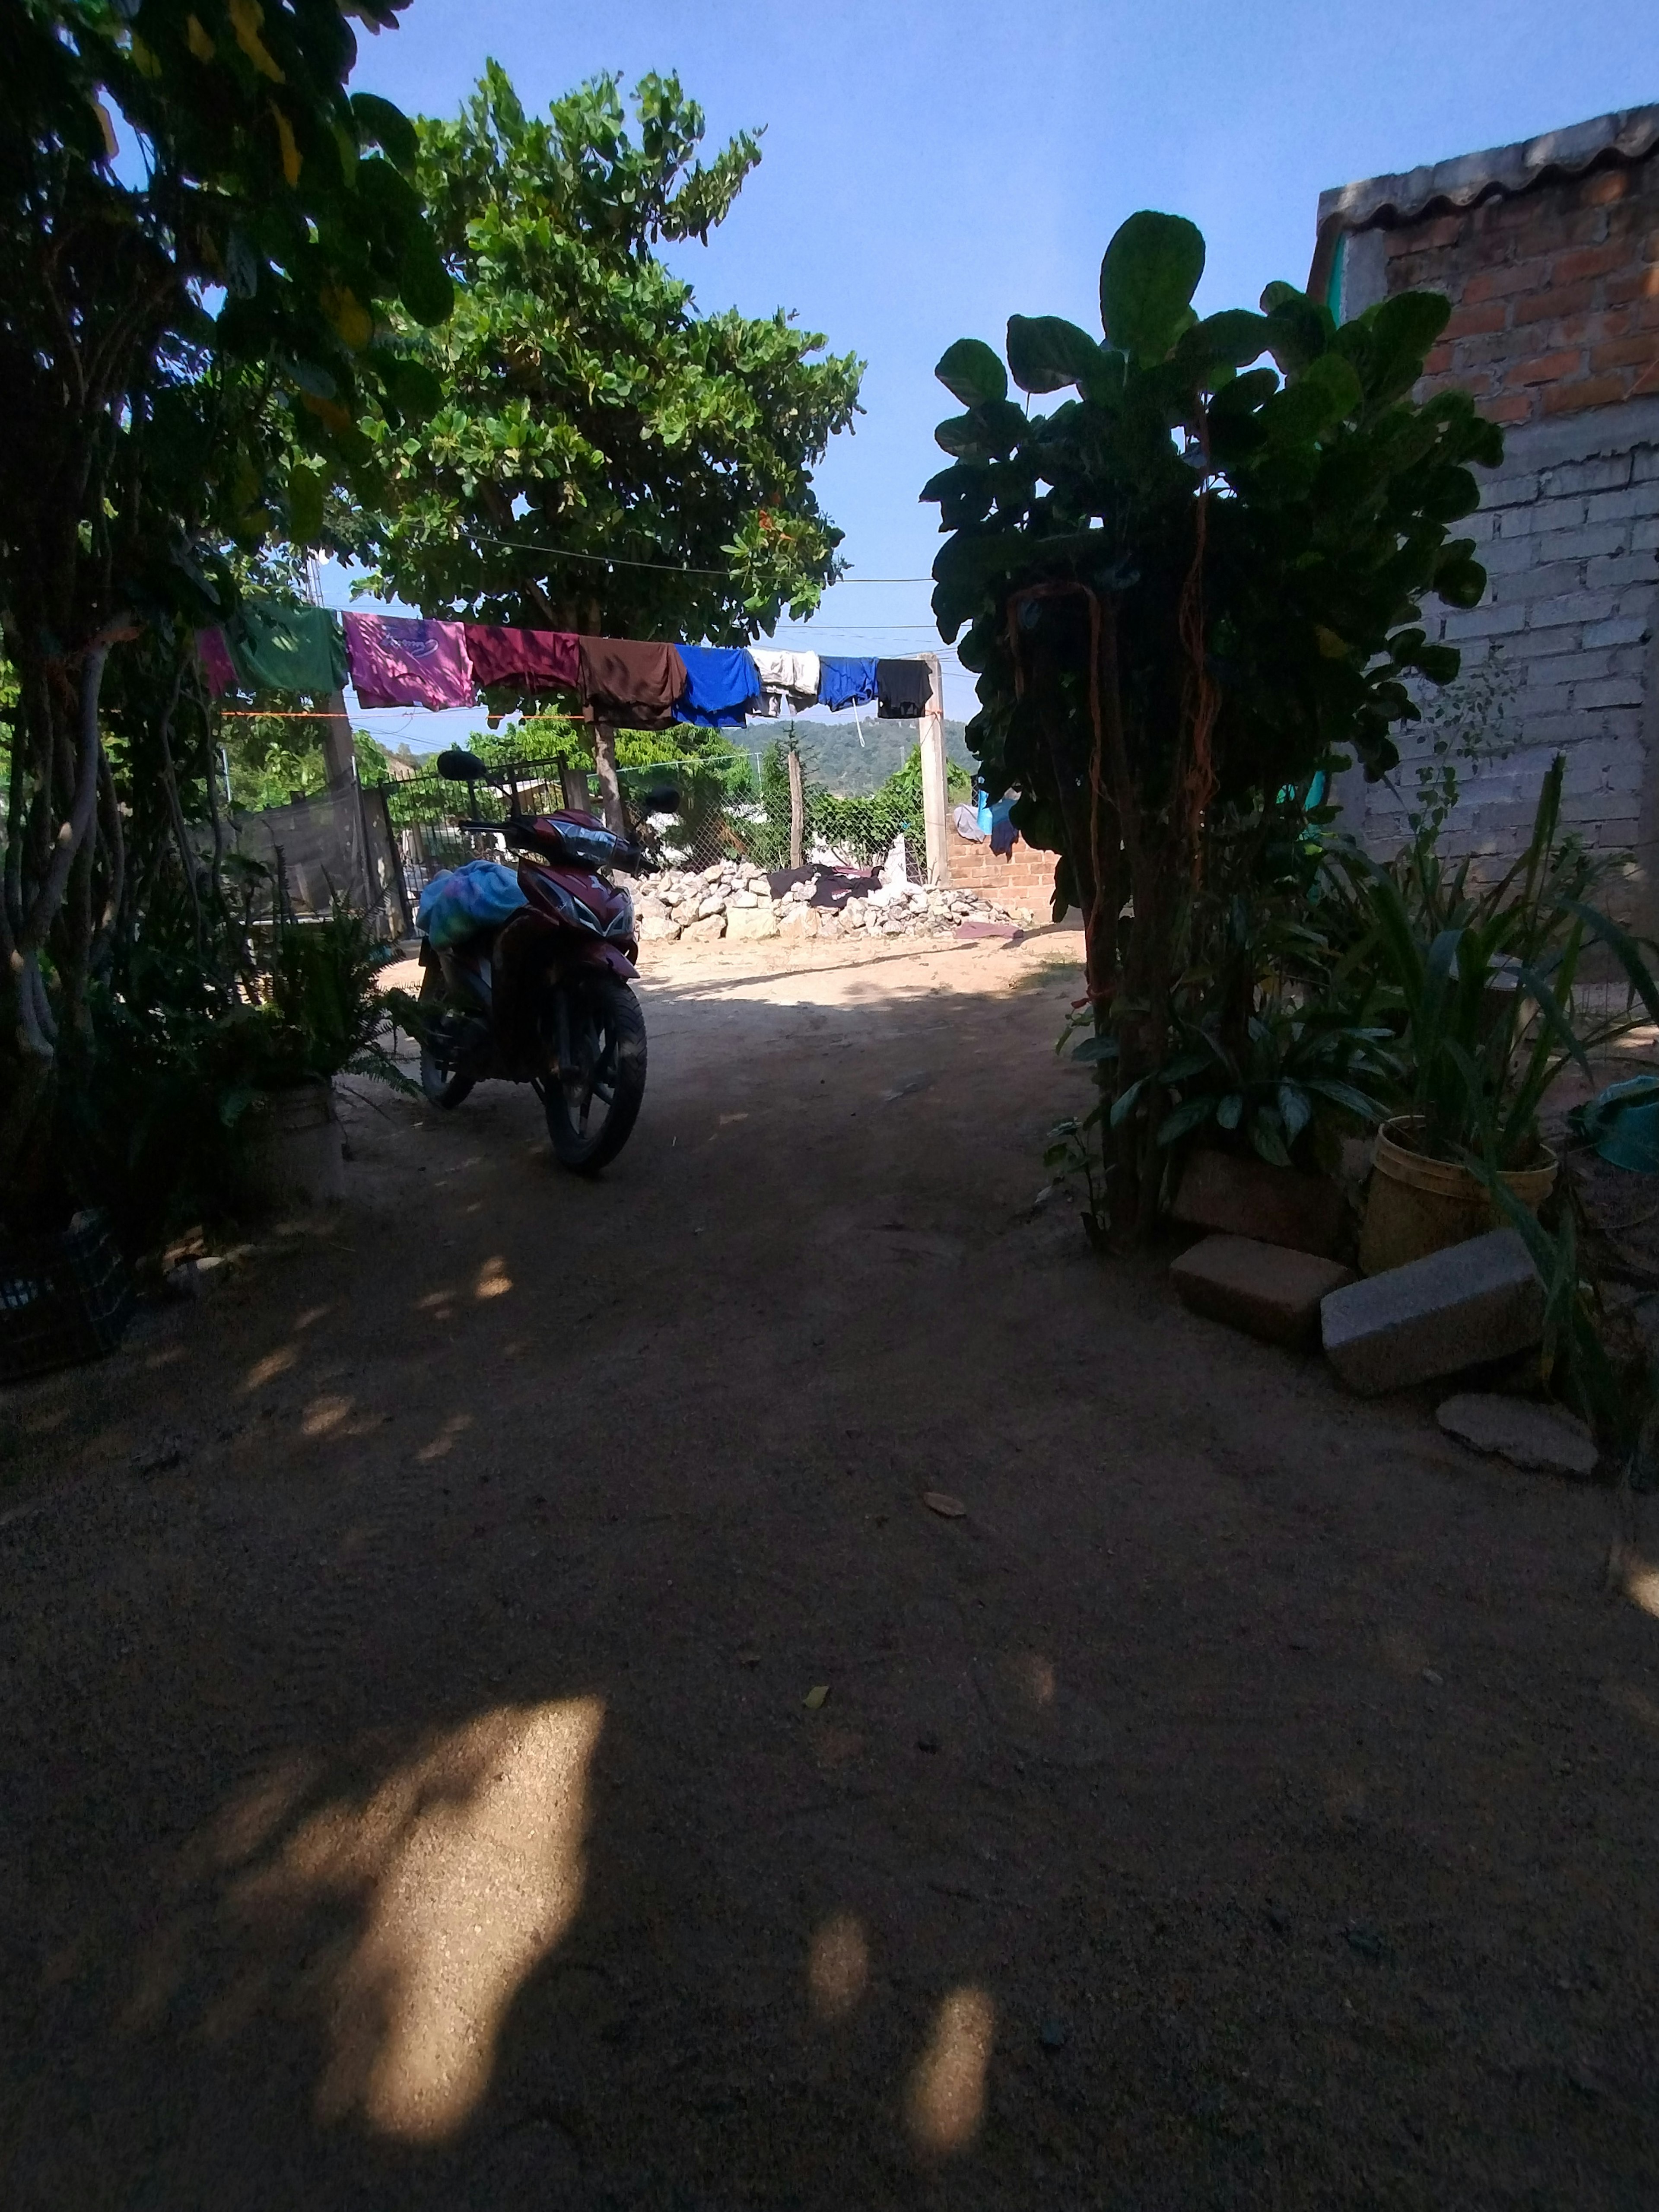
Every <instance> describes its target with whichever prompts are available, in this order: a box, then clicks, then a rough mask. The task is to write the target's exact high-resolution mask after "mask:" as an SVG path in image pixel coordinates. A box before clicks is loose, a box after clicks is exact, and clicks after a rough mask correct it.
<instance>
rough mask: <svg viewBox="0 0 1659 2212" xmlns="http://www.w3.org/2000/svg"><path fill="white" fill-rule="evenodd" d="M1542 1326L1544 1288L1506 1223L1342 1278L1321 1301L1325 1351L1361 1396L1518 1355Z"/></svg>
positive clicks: (1404, 1386) (1335, 1366) (1514, 1234)
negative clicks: (1356, 1278) (1404, 1263)
mask: <svg viewBox="0 0 1659 2212" xmlns="http://www.w3.org/2000/svg"><path fill="white" fill-rule="evenodd" d="M1543 1323H1544V1286H1543V1285H1542V1284H1541V1282H1540V1281H1539V1279H1538V1275H1537V1272H1536V1270H1535V1269H1534V1267H1533V1264H1532V1261H1531V1260H1530V1258H1529V1257H1528V1253H1527V1248H1526V1246H1525V1244H1524V1243H1522V1240H1521V1238H1520V1237H1519V1236H1518V1235H1517V1234H1516V1231H1514V1230H1513V1229H1493V1230H1491V1231H1488V1232H1487V1234H1486V1236H1484V1237H1470V1238H1469V1239H1468V1242H1467V1243H1462V1244H1450V1245H1448V1246H1447V1248H1446V1249H1445V1250H1444V1251H1443V1252H1431V1253H1430V1255H1429V1256H1428V1258H1427V1259H1426V1260H1413V1261H1412V1263H1411V1265H1410V1266H1409V1267H1390V1268H1389V1269H1388V1270H1386V1272H1385V1273H1383V1274H1380V1275H1372V1276H1370V1277H1369V1278H1367V1279H1365V1280H1364V1281H1363V1282H1358V1283H1350V1284H1349V1285H1347V1286H1346V1288H1345V1289H1343V1290H1340V1291H1332V1292H1331V1293H1330V1295H1329V1297H1327V1298H1326V1299H1325V1300H1324V1302H1323V1304H1322V1306H1321V1308H1320V1329H1321V1333H1322V1335H1323V1338H1324V1340H1325V1352H1326V1355H1327V1357H1328V1358H1329V1360H1330V1363H1331V1364H1332V1366H1333V1367H1334V1368H1335V1370H1336V1371H1337V1373H1338V1375H1339V1376H1340V1377H1341V1379H1342V1381H1343V1382H1344V1383H1346V1385H1347V1386H1348V1388H1349V1389H1351V1390H1355V1391H1358V1393H1359V1394H1360V1395H1362V1396H1365V1397H1370V1396H1374V1395H1376V1394H1377V1393H1378V1392H1380V1391H1383V1390H1403V1389H1407V1388H1408V1387H1409V1386H1410V1385H1411V1384H1412V1383H1426V1382H1429V1381H1431V1379H1432V1378H1433V1377H1434V1376H1438V1375H1455V1374H1457V1373H1458V1372H1459V1371H1460V1370H1462V1369H1463V1368H1465V1367H1473V1366H1474V1365H1476V1364H1478V1363H1479V1362H1480V1361H1482V1360H1486V1359H1505V1358H1508V1357H1509V1356H1510V1353H1511V1352H1525V1351H1527V1350H1528V1349H1529V1347H1530V1346H1533V1345H1534V1344H1536V1343H1537V1342H1538V1341H1539V1340H1540V1338H1541V1336H1542V1334H1543Z"/></svg>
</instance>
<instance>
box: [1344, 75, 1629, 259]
mask: <svg viewBox="0 0 1659 2212" xmlns="http://www.w3.org/2000/svg"><path fill="white" fill-rule="evenodd" d="M1656 145H1659V103H1652V104H1650V105H1649V106H1646V107H1622V108H1620V110H1619V111H1618V112H1617V113H1616V114H1613V115H1597V116H1595V117H1594V118H1592V119H1591V120H1590V121H1589V122H1588V123H1574V124H1571V125H1569V126H1568V128H1567V129H1566V130H1565V131H1544V132H1542V133H1541V135H1540V136H1539V137H1536V138H1524V139H1522V141H1521V142H1520V143H1518V144H1517V145H1514V146H1493V147H1490V148H1488V149H1487V150H1486V152H1485V153H1484V154H1459V155H1456V157H1455V159H1454V160H1452V161H1437V162H1436V163H1435V164H1434V165H1433V167H1425V168H1421V169H1410V170H1407V172H1405V173H1403V174H1402V175H1400V176H1395V177H1368V178H1366V179H1364V180H1363V181H1362V182H1360V183H1358V184H1352V185H1335V186H1334V187H1333V188H1332V190H1331V191H1325V192H1321V194H1320V195H1319V228H1320V231H1321V233H1322V234H1323V232H1324V230H1325V227H1326V225H1327V224H1328V223H1329V222H1333V221H1335V222H1336V223H1337V224H1338V225H1339V226H1340V228H1342V229H1343V230H1367V229H1369V228H1370V226H1371V225H1372V224H1373V223H1376V222H1385V221H1386V222H1414V221H1415V220H1416V218H1417V217H1418V216H1420V215H1425V214H1427V212H1428V211H1429V210H1430V209H1431V208H1434V207H1437V206H1444V207H1453V208H1466V207H1473V206H1474V203H1475V202H1476V201H1477V200H1479V199H1484V198H1485V197H1486V194H1487V193H1488V192H1523V191H1526V190H1527V188H1528V185H1535V184H1537V183H1538V182H1539V181H1540V180H1541V179H1542V178H1545V177H1547V176H1550V175H1552V174H1561V175H1566V176H1576V175H1577V174H1578V173H1579V172H1580V171H1582V170H1584V169H1588V168H1591V167H1594V166H1595V163H1596V162H1598V161H1641V160H1643V159H1644V156H1645V155H1649V154H1650V153H1651V152H1652V151H1653V149H1654V147H1655V146H1656Z"/></svg>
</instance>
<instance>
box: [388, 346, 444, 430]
mask: <svg viewBox="0 0 1659 2212" xmlns="http://www.w3.org/2000/svg"><path fill="white" fill-rule="evenodd" d="M376 365H377V367H378V368H380V374H381V375H382V376H383V377H384V378H385V380H386V392H387V394H388V396H389V397H390V398H391V400H392V405H393V406H394V407H396V409H397V410H398V413H399V414H400V415H402V416H404V417H405V418H406V419H407V420H408V421H410V422H425V421H426V419H427V417H428V416H429V415H435V414H436V413H437V411H438V410H439V408H441V406H442V405H443V404H444V388H443V386H442V384H441V382H440V381H439V379H438V375H437V373H436V371H435V370H434V369H432V368H429V367H428V364H427V363H426V362H423V361H411V360H410V357H409V356H408V355H407V354H386V355H380V356H377V360H376Z"/></svg>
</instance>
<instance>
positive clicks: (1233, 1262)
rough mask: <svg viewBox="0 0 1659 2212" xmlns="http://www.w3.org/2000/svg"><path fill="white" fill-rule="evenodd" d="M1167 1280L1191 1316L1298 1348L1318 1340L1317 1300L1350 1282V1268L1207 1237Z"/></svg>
mask: <svg viewBox="0 0 1659 2212" xmlns="http://www.w3.org/2000/svg"><path fill="white" fill-rule="evenodd" d="M1352 1280H1353V1270H1352V1268H1351V1267H1344V1266H1343V1265H1342V1263H1341V1261H1340V1260H1322V1259H1320V1258H1319V1257H1318V1256H1317V1255H1316V1254H1314V1253H1311V1252H1291V1251H1288V1250H1286V1249H1285V1247H1284V1246H1283V1245H1282V1244H1263V1243H1260V1242H1259V1241H1258V1240H1257V1239H1256V1238H1255V1237H1206V1238H1205V1239H1204V1241H1203V1242H1202V1243H1200V1244H1194V1247H1193V1249H1192V1250H1191V1251H1190V1252H1183V1253H1182V1255H1181V1257H1180V1259H1178V1260H1177V1261H1176V1262H1175V1265H1174V1266H1173V1267H1171V1268H1170V1281H1171V1282H1172V1283H1173V1284H1174V1285H1175V1286H1176V1291H1178V1292H1179V1293H1180V1297H1181V1302H1182V1304H1183V1305H1184V1306H1187V1307H1188V1308H1190V1310H1192V1311H1193V1312H1194V1313H1197V1314H1203V1315H1205V1316H1206V1318H1207V1319H1209V1320H1211V1321H1221V1322H1228V1323H1229V1324H1230V1325H1231V1327H1232V1328H1242V1329H1243V1331H1244V1334H1246V1335H1247V1336H1255V1337H1259V1338H1260V1339H1261V1341H1262V1342H1263V1343H1264V1344H1283V1345H1288V1346H1290V1347H1291V1349H1292V1350H1299V1349H1300V1348H1301V1347H1302V1346H1304V1345H1310V1344H1312V1343H1313V1342H1314V1341H1315V1340H1316V1338H1317V1336H1318V1334H1319V1302H1320V1300H1321V1299H1322V1297H1326V1296H1327V1295H1328V1293H1329V1292H1330V1291H1334V1290H1339V1289H1340V1287H1341V1286H1342V1285H1343V1284H1345V1283H1351V1282H1352Z"/></svg>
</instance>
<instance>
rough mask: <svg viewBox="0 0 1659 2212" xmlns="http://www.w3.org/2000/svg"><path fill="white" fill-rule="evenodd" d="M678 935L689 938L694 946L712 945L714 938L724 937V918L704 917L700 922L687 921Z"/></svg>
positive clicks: (712, 915) (710, 915) (715, 915)
mask: <svg viewBox="0 0 1659 2212" xmlns="http://www.w3.org/2000/svg"><path fill="white" fill-rule="evenodd" d="M680 934H681V936H682V937H689V938H690V939H691V940H692V941H693V942H694V943H695V944H698V945H702V944H712V943H713V941H714V939H715V938H717V937H724V936H725V934H726V916H725V915H723V914H709V915H704V916H703V917H702V920H701V921H688V922H687V923H686V925H685V927H684V929H683V930H682V931H681V932H680Z"/></svg>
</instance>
